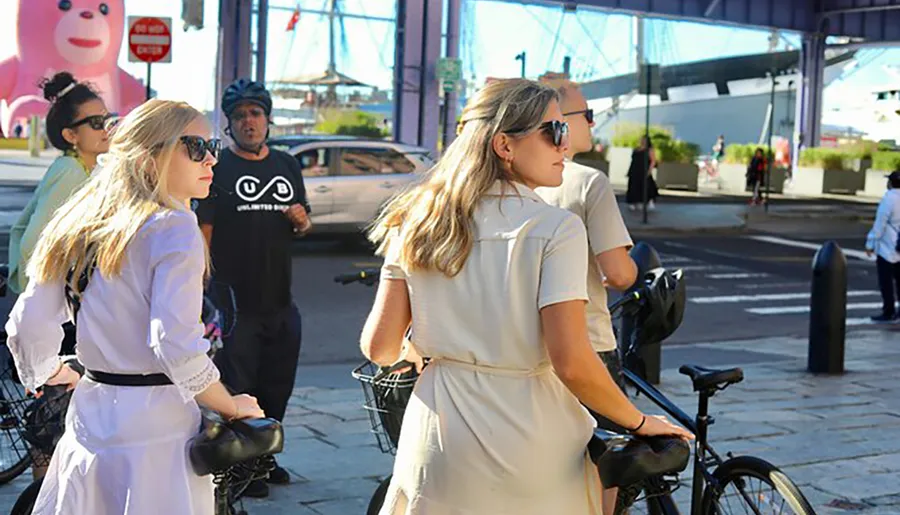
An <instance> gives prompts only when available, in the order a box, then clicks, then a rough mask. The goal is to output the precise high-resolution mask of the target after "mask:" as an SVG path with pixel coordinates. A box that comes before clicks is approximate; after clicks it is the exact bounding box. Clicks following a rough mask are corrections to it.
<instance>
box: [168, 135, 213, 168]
mask: <svg viewBox="0 0 900 515" xmlns="http://www.w3.org/2000/svg"><path fill="white" fill-rule="evenodd" d="M179 140H180V141H181V142H182V143H184V148H186V149H187V153H188V157H190V158H191V161H195V162H197V163H202V162H203V160H204V159H206V153H207V152H209V153H210V154H212V156H213V158H215V159H218V158H219V152H220V151H221V150H222V141H221V140H219V139H216V138H212V139H209V140H205V139H203V138H202V137H200V136H182V137H181V138H179Z"/></svg>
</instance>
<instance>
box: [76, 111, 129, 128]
mask: <svg viewBox="0 0 900 515" xmlns="http://www.w3.org/2000/svg"><path fill="white" fill-rule="evenodd" d="M108 120H113V123H112V124H110V125H109V127H111V126H112V125H115V123H116V122H118V121H119V115H117V114H115V113H107V114H95V115H93V116H86V117H84V118H82V119H81V120H78V121H77V122H72V125H69V128H70V129H75V128H77V127H80V126H82V125H84V124H88V125H89V126H90V127H91V128H92V129H94V130H95V131H102V130H104V129H106V128H107V123H106V122H107V121H108Z"/></svg>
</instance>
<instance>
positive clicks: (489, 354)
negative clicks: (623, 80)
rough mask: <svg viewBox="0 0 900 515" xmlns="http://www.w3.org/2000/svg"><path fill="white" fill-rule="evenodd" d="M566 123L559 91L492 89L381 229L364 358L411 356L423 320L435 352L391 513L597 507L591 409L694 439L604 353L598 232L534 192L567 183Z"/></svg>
mask: <svg viewBox="0 0 900 515" xmlns="http://www.w3.org/2000/svg"><path fill="white" fill-rule="evenodd" d="M563 120H564V119H563V116H562V113H561V112H560V108H559V104H558V97H557V93H556V92H555V91H554V90H553V89H550V88H548V87H545V86H542V85H540V84H537V83H535V82H531V81H527V80H521V79H514V80H504V81H498V82H494V83H492V84H490V85H488V86H486V87H485V88H484V89H483V90H481V91H480V92H479V93H478V94H477V95H476V96H475V97H474V98H473V99H472V100H471V101H470V103H469V105H468V106H467V107H466V109H465V110H464V111H463V114H462V119H461V122H460V127H459V129H458V133H459V137H458V138H457V139H456V140H455V141H454V142H453V144H452V145H450V146H449V147H448V148H447V150H446V152H445V153H444V156H443V157H442V159H441V160H440V162H439V163H438V164H437V165H436V166H435V168H434V169H433V170H431V172H430V173H429V174H428V176H427V177H426V178H425V179H424V180H423V181H422V182H420V183H419V184H417V185H416V186H414V187H413V188H411V189H410V190H409V191H407V192H405V193H404V194H402V195H400V196H398V197H397V198H396V199H395V200H394V201H393V202H392V203H391V204H390V205H389V206H388V207H387V209H385V211H384V213H383V215H382V217H381V218H380V219H379V221H378V223H377V224H376V226H375V228H374V229H373V231H372V238H373V240H374V241H376V242H378V243H380V244H381V247H380V251H381V252H383V253H384V254H385V262H384V265H383V268H382V281H381V283H380V285H379V288H378V292H377V295H376V299H375V303H374V306H373V308H372V312H371V313H370V315H369V317H368V320H367V321H366V324H365V328H364V329H363V334H362V341H361V346H362V350H363V353H364V354H365V355H366V356H367V357H368V358H369V359H371V360H372V361H374V362H376V363H378V364H382V365H386V364H391V363H394V362H396V361H397V360H399V359H401V358H402V357H404V356H405V352H406V350H405V349H404V347H403V343H402V342H403V341H404V338H403V337H404V333H405V332H406V330H407V328H408V327H409V326H410V324H411V325H412V334H413V339H414V340H415V344H414V347H413V348H412V350H411V352H415V353H418V354H419V355H422V356H429V357H431V358H432V361H431V363H430V364H429V366H428V367H426V368H425V370H424V371H423V373H422V375H421V377H420V378H419V380H418V384H417V385H416V388H415V391H414V394H413V396H412V398H411V400H410V402H409V405H408V407H407V410H406V415H405V417H404V419H403V429H402V431H401V435H400V443H399V446H398V451H397V458H396V462H395V465H394V476H393V479H392V482H391V485H390V488H389V490H388V493H387V498H386V500H385V503H384V506H383V508H382V510H381V514H382V515H400V514H417V515H419V514H421V515H476V514H477V515H501V514H516V515H522V514H535V515H537V514H542V515H546V514H564V515H588V514H599V513H600V510H601V508H600V506H601V501H600V487H599V480H598V478H597V472H596V468H595V467H594V466H593V464H592V463H591V462H590V460H589V458H588V456H587V453H586V450H585V447H586V445H587V442H588V441H589V439H590V437H591V433H592V429H593V427H594V426H595V422H594V419H593V418H592V417H591V416H590V415H589V414H588V412H587V410H585V408H584V407H583V406H582V403H584V404H586V405H587V406H589V407H591V408H592V409H593V410H595V411H596V412H598V413H601V414H603V415H604V416H606V417H608V418H609V419H611V420H613V421H614V422H616V423H618V424H620V425H622V426H624V427H627V428H634V429H635V430H636V432H637V433H638V434H642V435H660V434H673V435H682V436H684V437H686V438H687V437H689V435H688V433H687V432H686V431H684V430H682V429H681V428H678V427H676V426H673V425H672V424H670V423H669V422H667V421H666V420H664V419H662V418H656V417H645V416H644V415H643V414H642V413H641V412H640V411H638V410H637V408H635V407H634V406H633V405H632V404H631V402H630V401H629V400H628V398H627V397H626V396H625V395H623V394H622V392H621V390H619V388H618V386H616V384H615V383H614V382H613V380H612V378H611V377H610V376H609V373H608V372H607V370H606V367H604V365H603V363H601V362H600V360H599V358H597V355H596V354H594V353H593V352H592V351H591V346H590V344H589V342H588V336H587V327H586V323H585V314H584V305H585V302H586V301H587V298H588V297H587V291H586V290H587V283H586V280H585V277H587V266H588V264H587V256H588V250H587V237H586V233H585V229H584V226H583V224H582V223H581V221H580V220H579V219H578V218H577V217H576V216H575V215H573V214H571V213H569V212H567V211H565V210H562V209H558V208H556V207H552V206H550V205H548V204H546V203H544V202H543V201H542V200H541V198H540V197H538V196H537V195H536V194H535V193H534V191H533V188H535V187H538V186H558V185H559V184H560V182H561V181H562V170H563V159H564V157H565V151H566V149H567V146H568V130H567V129H568V127H567V125H566V124H565V123H564V121H563Z"/></svg>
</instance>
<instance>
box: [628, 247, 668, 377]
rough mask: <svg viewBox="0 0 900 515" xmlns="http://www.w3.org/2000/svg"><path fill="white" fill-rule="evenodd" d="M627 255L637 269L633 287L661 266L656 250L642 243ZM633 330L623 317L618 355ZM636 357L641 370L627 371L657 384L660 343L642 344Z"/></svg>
mask: <svg viewBox="0 0 900 515" xmlns="http://www.w3.org/2000/svg"><path fill="white" fill-rule="evenodd" d="M628 254H629V255H630V256H631V259H633V260H634V262H635V264H637V268H638V281H637V283H636V284H635V287H639V286H641V285H642V284H643V280H644V275H645V274H646V273H647V272H649V271H650V270H653V269H654V268H659V267H660V266H662V264H661V263H660V260H659V254H657V253H656V249H654V248H653V247H652V246H651V245H649V244H647V243H645V242H643V241H641V242H638V243H637V245H635V246H634V247H632V249H631V251H630V252H629V253H628ZM635 329H636V328H635V326H634V320H633V319H632V318H631V317H629V316H623V317H622V337H621V340H620V342H621V343H620V344H619V345H620V347H621V350H620V354H622V352H624V350H627V346H628V345H630V342H631V337H632V333H633V332H634V331H635ZM638 355H639V356H640V357H641V359H642V361H643V362H644V367H642V368H643V369H642V370H635V369H633V368H631V367H629V369H631V371H632V372H634V373H635V374H637V375H638V376H640V377H641V378H642V379H644V380H645V381H647V382H649V383H650V384H659V377H660V370H661V369H662V345H661V343H660V342H642V343H641V344H640V346H639V347H638ZM628 365H629V363H625V366H626V367H627V366H628Z"/></svg>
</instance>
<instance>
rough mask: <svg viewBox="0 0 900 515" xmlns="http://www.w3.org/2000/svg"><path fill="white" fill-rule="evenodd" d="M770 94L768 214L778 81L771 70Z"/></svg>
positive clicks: (767, 208) (767, 164)
mask: <svg viewBox="0 0 900 515" xmlns="http://www.w3.org/2000/svg"><path fill="white" fill-rule="evenodd" d="M771 76H772V94H771V96H770V97H769V153H768V155H767V156H766V207H765V210H766V213H768V212H769V193H770V190H771V187H770V186H769V184H770V182H771V181H772V161H774V158H775V154H774V153H773V152H772V132H773V131H774V126H775V123H774V122H775V86H777V85H778V81H777V80H775V79H776V77H777V72H776V71H775V70H774V69H773V70H772V73H771Z"/></svg>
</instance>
